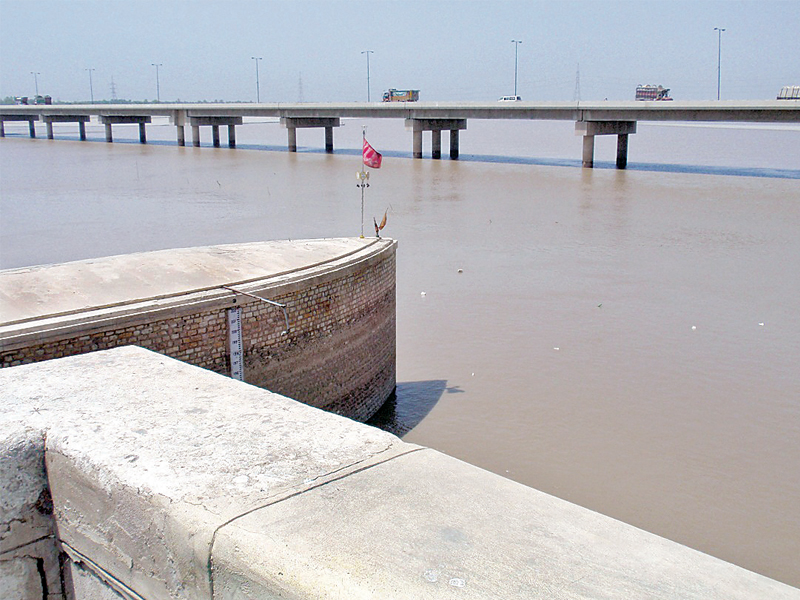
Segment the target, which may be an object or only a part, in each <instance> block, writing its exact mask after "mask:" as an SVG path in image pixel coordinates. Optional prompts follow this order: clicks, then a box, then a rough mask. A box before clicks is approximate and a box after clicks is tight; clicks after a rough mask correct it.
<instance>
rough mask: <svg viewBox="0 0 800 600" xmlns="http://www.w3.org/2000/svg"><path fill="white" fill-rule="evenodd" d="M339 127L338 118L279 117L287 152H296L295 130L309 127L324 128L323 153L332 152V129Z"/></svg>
mask: <svg viewBox="0 0 800 600" xmlns="http://www.w3.org/2000/svg"><path fill="white" fill-rule="evenodd" d="M340 125H341V122H340V119H339V117H281V126H282V127H285V128H286V131H287V134H288V142H289V152H297V130H298V129H308V128H311V127H323V128H325V152H333V128H334V127H339V126H340Z"/></svg>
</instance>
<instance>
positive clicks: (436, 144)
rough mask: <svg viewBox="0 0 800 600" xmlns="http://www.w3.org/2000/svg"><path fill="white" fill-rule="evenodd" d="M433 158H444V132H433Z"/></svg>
mask: <svg viewBox="0 0 800 600" xmlns="http://www.w3.org/2000/svg"><path fill="white" fill-rule="evenodd" d="M431 158H442V130H441V129H434V130H433V131H431Z"/></svg>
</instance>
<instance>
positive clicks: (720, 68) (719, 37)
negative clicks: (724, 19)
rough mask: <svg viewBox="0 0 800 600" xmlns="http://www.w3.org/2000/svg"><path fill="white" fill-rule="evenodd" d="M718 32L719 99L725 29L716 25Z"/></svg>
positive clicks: (715, 29) (715, 28)
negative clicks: (723, 33)
mask: <svg viewBox="0 0 800 600" xmlns="http://www.w3.org/2000/svg"><path fill="white" fill-rule="evenodd" d="M714 31H716V32H717V100H719V89H720V83H722V32H723V31H725V29H723V28H721V27H714Z"/></svg>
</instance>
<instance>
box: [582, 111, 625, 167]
mask: <svg viewBox="0 0 800 600" xmlns="http://www.w3.org/2000/svg"><path fill="white" fill-rule="evenodd" d="M631 133H636V121H577V122H576V123H575V135H582V136H583V157H582V158H583V160H582V162H583V166H584V167H585V168H587V169H591V168H592V167H594V136H596V135H616V136H617V168H618V169H624V168H626V167H627V166H628V135H629V134H631Z"/></svg>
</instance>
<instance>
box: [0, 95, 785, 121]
mask: <svg viewBox="0 0 800 600" xmlns="http://www.w3.org/2000/svg"><path fill="white" fill-rule="evenodd" d="M52 114H70V115H151V116H157V115H160V116H169V117H170V118H171V119H173V121H174V122H175V123H176V124H183V123H184V122H185V119H186V118H187V117H189V118H191V117H204V116H241V117H297V118H326V117H332V118H336V117H339V118H341V117H359V118H373V119H374V118H378V119H380V118H394V119H397V118H400V119H544V120H568V121H752V122H783V123H797V122H800V100H722V101H719V100H717V101H707V100H702V101H682V100H674V101H671V102H640V101H639V102H637V101H634V100H630V101H616V102H608V101H578V102H497V101H493V102H336V103H312V102H306V103H299V104H293V103H285V104H283V103H277V104H275V103H273V104H270V103H260V104H257V103H251V104H248V103H236V104H212V103H203V104H186V103H180V104H178V103H175V104H169V103H161V104H122V105H97V104H94V105H93V104H83V105H61V106H59V105H28V106H3V107H2V108H0V120H2V119H6V120H12V119H14V118H15V117H19V116H20V115H22V116H26V115H33V116H38V115H52Z"/></svg>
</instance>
